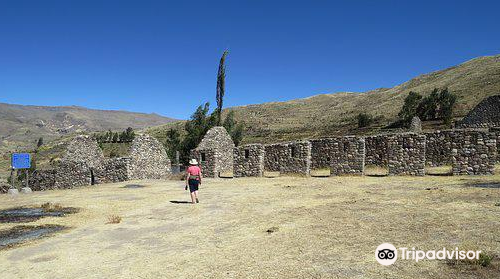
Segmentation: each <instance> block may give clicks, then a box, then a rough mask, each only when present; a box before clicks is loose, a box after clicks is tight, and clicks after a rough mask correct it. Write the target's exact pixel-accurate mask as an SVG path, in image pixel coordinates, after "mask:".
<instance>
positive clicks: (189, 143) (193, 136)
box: [180, 102, 216, 163]
mask: <svg viewBox="0 0 500 279" xmlns="http://www.w3.org/2000/svg"><path fill="white" fill-rule="evenodd" d="M209 110H210V103H208V102H207V103H205V104H204V105H202V106H198V108H197V109H196V111H195V112H194V113H193V114H192V115H191V118H190V120H188V121H187V122H186V124H185V125H184V129H185V130H186V136H185V137H184V140H183V141H182V143H181V152H180V153H181V154H180V156H181V161H182V162H184V163H186V162H187V161H188V160H189V152H190V151H191V150H192V149H194V148H196V146H198V144H199V143H200V142H201V140H202V139H203V137H204V136H205V134H206V133H207V131H208V130H209V129H210V128H212V127H213V126H214V125H215V123H216V121H215V115H214V114H213V113H212V114H210V115H209V114H208V112H209Z"/></svg>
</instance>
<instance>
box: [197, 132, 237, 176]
mask: <svg viewBox="0 0 500 279" xmlns="http://www.w3.org/2000/svg"><path fill="white" fill-rule="evenodd" d="M233 149H234V142H233V140H232V139H231V136H230V135H229V134H228V133H227V131H226V129H225V128H224V127H213V128H211V129H210V130H208V132H207V133H206V135H205V137H204V138H203V140H202V141H201V142H200V144H199V145H198V147H196V148H195V149H194V150H192V151H191V157H192V158H196V159H197V160H198V161H199V162H200V165H201V167H202V171H203V175H204V176H206V177H218V176H219V175H220V174H221V173H226V172H233V163H234V161H233V160H234V159H233Z"/></svg>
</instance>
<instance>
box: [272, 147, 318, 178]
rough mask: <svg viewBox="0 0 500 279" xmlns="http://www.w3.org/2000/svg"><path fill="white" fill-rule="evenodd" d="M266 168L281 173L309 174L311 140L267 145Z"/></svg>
mask: <svg viewBox="0 0 500 279" xmlns="http://www.w3.org/2000/svg"><path fill="white" fill-rule="evenodd" d="M264 169H265V170H266V171H270V172H279V173H280V174H290V173H295V174H302V175H309V172H310V170H311V142H309V141H293V142H285V143H277V144H269V145H266V146H265V158H264Z"/></svg>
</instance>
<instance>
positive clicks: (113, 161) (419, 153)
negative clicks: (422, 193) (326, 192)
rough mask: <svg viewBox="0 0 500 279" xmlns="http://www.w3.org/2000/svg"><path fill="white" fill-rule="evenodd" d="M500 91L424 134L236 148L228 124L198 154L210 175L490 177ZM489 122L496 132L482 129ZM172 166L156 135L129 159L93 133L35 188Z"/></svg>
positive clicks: (36, 178)
mask: <svg viewBox="0 0 500 279" xmlns="http://www.w3.org/2000/svg"><path fill="white" fill-rule="evenodd" d="M499 113H500V95H499V96H493V97H490V98H487V99H485V100H483V101H482V102H481V103H480V104H479V105H478V106H477V107H476V108H475V109H474V110H473V111H471V112H470V113H469V115H468V116H467V117H465V118H464V119H463V120H462V121H461V122H460V123H459V124H458V125H457V126H460V127H475V128H473V129H471V128H467V129H453V130H444V131H435V132H426V133H423V134H422V133H421V122H420V119H418V118H414V119H413V120H412V125H411V131H412V132H410V133H402V134H388V135H377V136H369V137H355V136H347V137H334V138H326V139H312V140H304V141H292V142H285V143H277V144H268V145H262V144H249V145H244V146H240V147H235V146H234V143H233V141H232V140H231V137H230V136H229V134H228V133H227V131H226V130H225V129H224V128H223V127H214V128H212V129H210V130H209V131H208V132H207V134H206V135H205V137H204V138H203V140H202V141H201V143H200V144H199V145H198V147H197V148H196V149H193V150H192V151H191V155H192V157H193V158H196V159H198V161H200V165H201V167H202V169H203V173H204V175H205V176H206V177H219V176H220V174H221V173H225V172H233V174H234V176H235V177H246V176H254V177H261V176H263V174H264V171H272V172H280V173H281V174H300V175H309V174H310V171H311V170H317V169H329V170H330V175H343V174H354V175H362V174H363V173H364V168H365V166H366V165H376V166H381V167H385V168H387V169H388V173H389V175H418V176H420V175H424V174H425V165H428V166H442V165H451V166H452V171H453V174H454V175H463V174H465V175H484V174H492V173H493V172H494V164H495V163H497V162H500V155H499V153H498V151H499V150H500V127H492V126H500V125H499V124H500V120H499ZM477 127H479V128H484V127H489V128H490V129H489V131H483V130H478V128H477ZM170 173H171V164H170V160H169V158H168V156H167V155H166V152H165V150H164V149H163V146H162V145H161V144H160V143H159V142H158V141H157V140H156V139H154V138H153V137H151V136H148V135H140V136H138V137H137V138H136V139H135V140H134V142H133V143H132V146H131V148H130V154H129V156H128V157H124V158H104V156H103V153H102V151H101V149H100V148H99V146H98V145H97V142H96V141H95V140H94V139H93V138H91V137H89V136H79V137H76V138H75V139H74V140H73V141H72V142H71V143H70V144H69V145H68V147H67V151H66V154H65V155H64V156H63V159H62V161H61V162H60V163H59V164H58V165H57V166H55V167H54V168H53V169H49V170H37V171H36V172H35V173H34V174H33V175H31V176H30V185H31V186H32V188H33V189H34V190H46V189H54V188H73V187H78V186H84V185H92V184H100V183H108V182H119V181H126V180H130V179H164V178H167V176H168V175H169V174H170Z"/></svg>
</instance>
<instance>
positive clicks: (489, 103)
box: [456, 95, 500, 128]
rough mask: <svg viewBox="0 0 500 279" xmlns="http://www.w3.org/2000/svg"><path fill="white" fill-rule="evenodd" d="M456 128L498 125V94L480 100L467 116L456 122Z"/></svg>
mask: <svg viewBox="0 0 500 279" xmlns="http://www.w3.org/2000/svg"><path fill="white" fill-rule="evenodd" d="M456 127H457V128H489V127H500V95H495V96H490V97H488V98H485V99H484V100H482V101H481V102H480V103H479V104H478V105H477V106H476V107H475V108H474V109H472V110H471V111H470V112H469V113H468V114H467V116H465V117H464V119H462V121H460V122H458V123H457V125H456Z"/></svg>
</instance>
